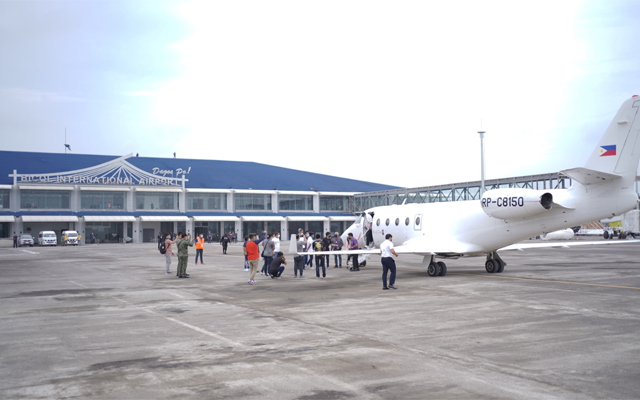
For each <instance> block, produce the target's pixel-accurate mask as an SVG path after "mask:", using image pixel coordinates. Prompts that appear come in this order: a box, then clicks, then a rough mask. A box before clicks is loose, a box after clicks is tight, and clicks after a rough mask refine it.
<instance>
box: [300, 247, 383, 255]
mask: <svg viewBox="0 0 640 400" xmlns="http://www.w3.org/2000/svg"><path fill="white" fill-rule="evenodd" d="M296 254H298V255H300V256H325V255H345V254H346V255H351V254H380V249H375V248H374V249H360V250H334V251H308V252H304V251H301V252H297V253H296Z"/></svg>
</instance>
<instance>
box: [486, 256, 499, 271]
mask: <svg viewBox="0 0 640 400" xmlns="http://www.w3.org/2000/svg"><path fill="white" fill-rule="evenodd" d="M499 268H500V263H499V262H498V260H494V259H491V260H487V262H486V263H485V264H484V269H486V270H487V272H488V273H490V274H493V273H496V272H497V271H498V269H499Z"/></svg>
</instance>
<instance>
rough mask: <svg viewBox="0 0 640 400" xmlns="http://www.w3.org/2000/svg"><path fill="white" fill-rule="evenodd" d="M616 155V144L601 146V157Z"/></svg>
mask: <svg viewBox="0 0 640 400" xmlns="http://www.w3.org/2000/svg"><path fill="white" fill-rule="evenodd" d="M615 155H616V145H615V144H612V145H610V146H600V157H605V156H615Z"/></svg>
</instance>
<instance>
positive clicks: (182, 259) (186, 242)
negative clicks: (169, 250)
mask: <svg viewBox="0 0 640 400" xmlns="http://www.w3.org/2000/svg"><path fill="white" fill-rule="evenodd" d="M189 247H193V241H192V240H191V235H187V234H186V233H183V234H182V240H181V241H180V242H179V243H178V278H188V277H189V275H188V274H187V261H188V260H189Z"/></svg>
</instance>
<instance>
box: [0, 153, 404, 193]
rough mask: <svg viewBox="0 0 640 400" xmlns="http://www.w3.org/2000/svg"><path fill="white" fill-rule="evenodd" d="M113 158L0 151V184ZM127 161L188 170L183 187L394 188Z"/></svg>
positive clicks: (228, 167)
mask: <svg viewBox="0 0 640 400" xmlns="http://www.w3.org/2000/svg"><path fill="white" fill-rule="evenodd" d="M116 158H118V157H117V156H104V155H92V154H75V153H74V154H70V153H69V154H62V153H32V152H21V151H0V160H1V162H0V184H3V185H11V184H13V178H11V177H9V176H8V175H9V174H12V173H13V170H14V169H15V170H17V171H18V173H19V174H50V173H61V172H68V171H75V170H78V169H83V168H90V167H93V166H96V165H99V164H102V163H105V162H108V161H111V160H113V159H116ZM127 162H129V163H130V164H132V165H134V166H136V167H138V168H140V169H141V170H143V171H147V172H149V173H151V172H152V170H153V168H160V169H161V170H174V171H175V170H177V169H178V168H182V169H184V170H187V169H189V168H191V170H190V172H189V174H187V175H186V178H187V179H189V181H188V182H187V183H186V187H187V188H198V189H205V188H206V189H255V190H274V189H276V190H296V191H320V192H373V191H379V190H389V189H397V187H396V186H390V185H383V184H378V183H372V182H365V181H359V180H354V179H346V178H339V177H335V176H330V175H323V174H317V173H313V172H305V171H298V170H294V169H289V168H282V167H275V166H272V165H266V164H259V163H254V162H244V161H219V160H197V159H182V158H155V157H131V158H128V159H127Z"/></svg>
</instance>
